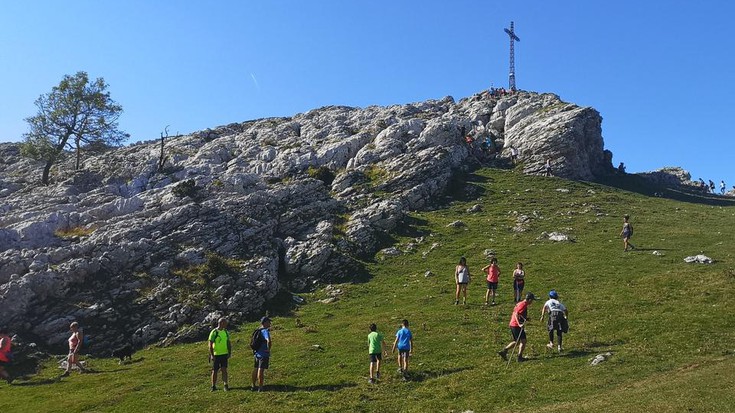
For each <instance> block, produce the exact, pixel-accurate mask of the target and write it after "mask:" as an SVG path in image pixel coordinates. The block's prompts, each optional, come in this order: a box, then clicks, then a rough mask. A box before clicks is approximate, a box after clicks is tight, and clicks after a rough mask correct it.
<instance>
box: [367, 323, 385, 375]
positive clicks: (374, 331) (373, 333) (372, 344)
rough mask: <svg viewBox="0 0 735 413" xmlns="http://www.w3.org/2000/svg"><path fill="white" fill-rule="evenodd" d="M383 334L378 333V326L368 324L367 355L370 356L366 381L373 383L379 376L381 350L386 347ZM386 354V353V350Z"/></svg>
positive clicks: (381, 357) (381, 358)
mask: <svg viewBox="0 0 735 413" xmlns="http://www.w3.org/2000/svg"><path fill="white" fill-rule="evenodd" d="M386 347H387V346H386V344H385V340H384V339H383V335H382V334H380V333H378V326H377V325H376V324H375V323H372V324H370V333H369V334H368V355H369V356H370V378H369V379H368V383H370V384H375V381H376V380H377V379H379V378H380V362H381V361H382V360H383V352H385V348H386ZM386 356H388V353H387V352H386Z"/></svg>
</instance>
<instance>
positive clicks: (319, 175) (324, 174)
mask: <svg viewBox="0 0 735 413" xmlns="http://www.w3.org/2000/svg"><path fill="white" fill-rule="evenodd" d="M306 173H307V175H309V176H310V177H312V178H314V179H318V180H320V181H322V182H324V184H325V185H327V186H331V185H332V182H334V178H335V177H336V175H335V174H334V172H332V170H331V169H329V168H327V167H326V166H320V167H318V168H314V167H313V166H310V167H309V169H308V170H307V171H306Z"/></svg>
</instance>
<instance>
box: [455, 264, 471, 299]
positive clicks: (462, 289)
mask: <svg viewBox="0 0 735 413" xmlns="http://www.w3.org/2000/svg"><path fill="white" fill-rule="evenodd" d="M454 281H455V283H456V284H457V292H456V293H455V294H454V305H459V296H460V294H461V293H464V300H463V304H465V305H467V284H469V283H470V269H469V268H468V267H467V259H466V258H465V257H461V258H460V259H459V264H457V267H456V268H455V269H454Z"/></svg>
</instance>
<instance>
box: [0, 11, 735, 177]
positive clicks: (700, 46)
mask: <svg viewBox="0 0 735 413" xmlns="http://www.w3.org/2000/svg"><path fill="white" fill-rule="evenodd" d="M734 17H735V3H733V2H729V1H724V0H723V1H713V0H701V1H698V2H692V1H676V0H672V1H645V2H643V1H627V0H624V1H614V2H612V1H611V2H596V1H559V2H512V1H494V0H475V1H470V0H453V1H451V2H450V1H438V0H423V1H408V0H406V1H395V0H393V1H387V0H373V1H369V2H367V1H349V0H340V1H337V0H323V1H317V0H313V1H304V0H284V1H276V0H271V1H260V2H255V1H246V0H242V1H216V2H214V1H213V2H203V1H168V2H166V1H124V2H122V1H120V2H112V1H105V2H102V1H74V2H60V1H33V0H29V1H24V2H9V1H8V2H3V3H2V4H1V5H0V57H1V60H0V62H2V64H0V78H2V79H3V81H2V85H1V86H0V141H18V140H20V139H21V136H22V134H23V133H24V132H25V131H26V130H27V125H26V123H25V122H24V118H26V117H28V116H31V115H33V114H35V112H36V109H35V106H34V105H33V102H34V101H35V100H36V98H38V96H39V95H41V94H43V93H47V92H49V91H50V90H51V88H52V87H53V86H54V85H56V84H58V82H59V81H60V80H61V78H62V77H63V76H64V75H65V74H73V73H75V72H77V71H79V70H84V71H86V72H88V73H89V75H90V77H93V78H95V77H104V78H105V80H106V81H107V82H108V84H109V85H110V92H111V94H112V97H113V99H115V100H116V101H117V102H118V103H120V104H121V105H123V108H124V110H125V113H124V114H123V116H122V117H121V119H120V126H121V129H123V130H125V131H126V132H128V133H130V134H131V135H132V138H131V142H135V141H138V140H148V139H154V138H157V137H158V136H159V133H160V132H161V131H163V129H164V128H165V127H166V125H170V131H171V132H172V133H175V132H181V133H188V132H192V131H196V130H201V129H205V128H207V127H214V126H218V125H222V124H227V123H231V122H242V121H246V120H250V119H255V118H261V117H268V116H290V115H294V114H296V113H299V112H304V111H308V110H310V109H313V108H317V107H320V106H324V105H349V106H369V105H389V104H396V103H409V102H416V101H421V100H425V99H434V98H442V97H444V96H447V95H451V96H453V97H454V98H455V99H459V98H462V97H466V96H469V95H471V94H473V93H476V92H479V91H481V90H484V89H487V88H489V87H490V85H491V84H494V85H495V86H507V82H508V37H507V35H506V34H505V33H504V32H503V28H505V27H508V26H509V24H510V21H511V20H513V21H514V22H515V27H516V32H517V34H518V36H519V37H520V39H521V41H520V42H519V43H517V44H516V82H517V85H518V87H519V88H521V89H524V90H531V91H537V92H552V93H556V94H558V95H559V96H560V97H561V98H562V99H564V100H566V101H569V102H574V103H577V104H579V105H583V106H592V107H594V108H596V109H597V110H598V111H600V113H601V114H602V117H603V124H602V125H603V136H604V138H605V146H606V148H607V149H610V150H611V151H612V152H613V154H614V159H613V162H614V163H615V165H617V163H618V162H620V161H623V162H625V163H626V165H627V166H628V170H629V171H646V170H653V169H657V168H660V167H663V166H682V167H684V168H685V169H687V170H689V171H690V172H691V173H692V178H694V179H697V178H699V177H702V178H704V179H705V180H707V179H712V180H715V181H716V182H718V183H719V181H720V179H724V180H725V182H726V183H727V184H728V187H731V186H732V185H733V184H735V172H733V170H732V166H731V165H732V157H733V154H735V139H733V138H732V126H731V122H732V119H733V111H734V109H733V108H735V83H734V82H733V74H734V73H735V67H733V66H735V53H733V52H734V51H735V24H733V18H734Z"/></svg>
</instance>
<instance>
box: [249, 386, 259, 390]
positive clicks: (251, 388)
mask: <svg viewBox="0 0 735 413" xmlns="http://www.w3.org/2000/svg"><path fill="white" fill-rule="evenodd" d="M250 391H258V388H257V387H255V386H250Z"/></svg>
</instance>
